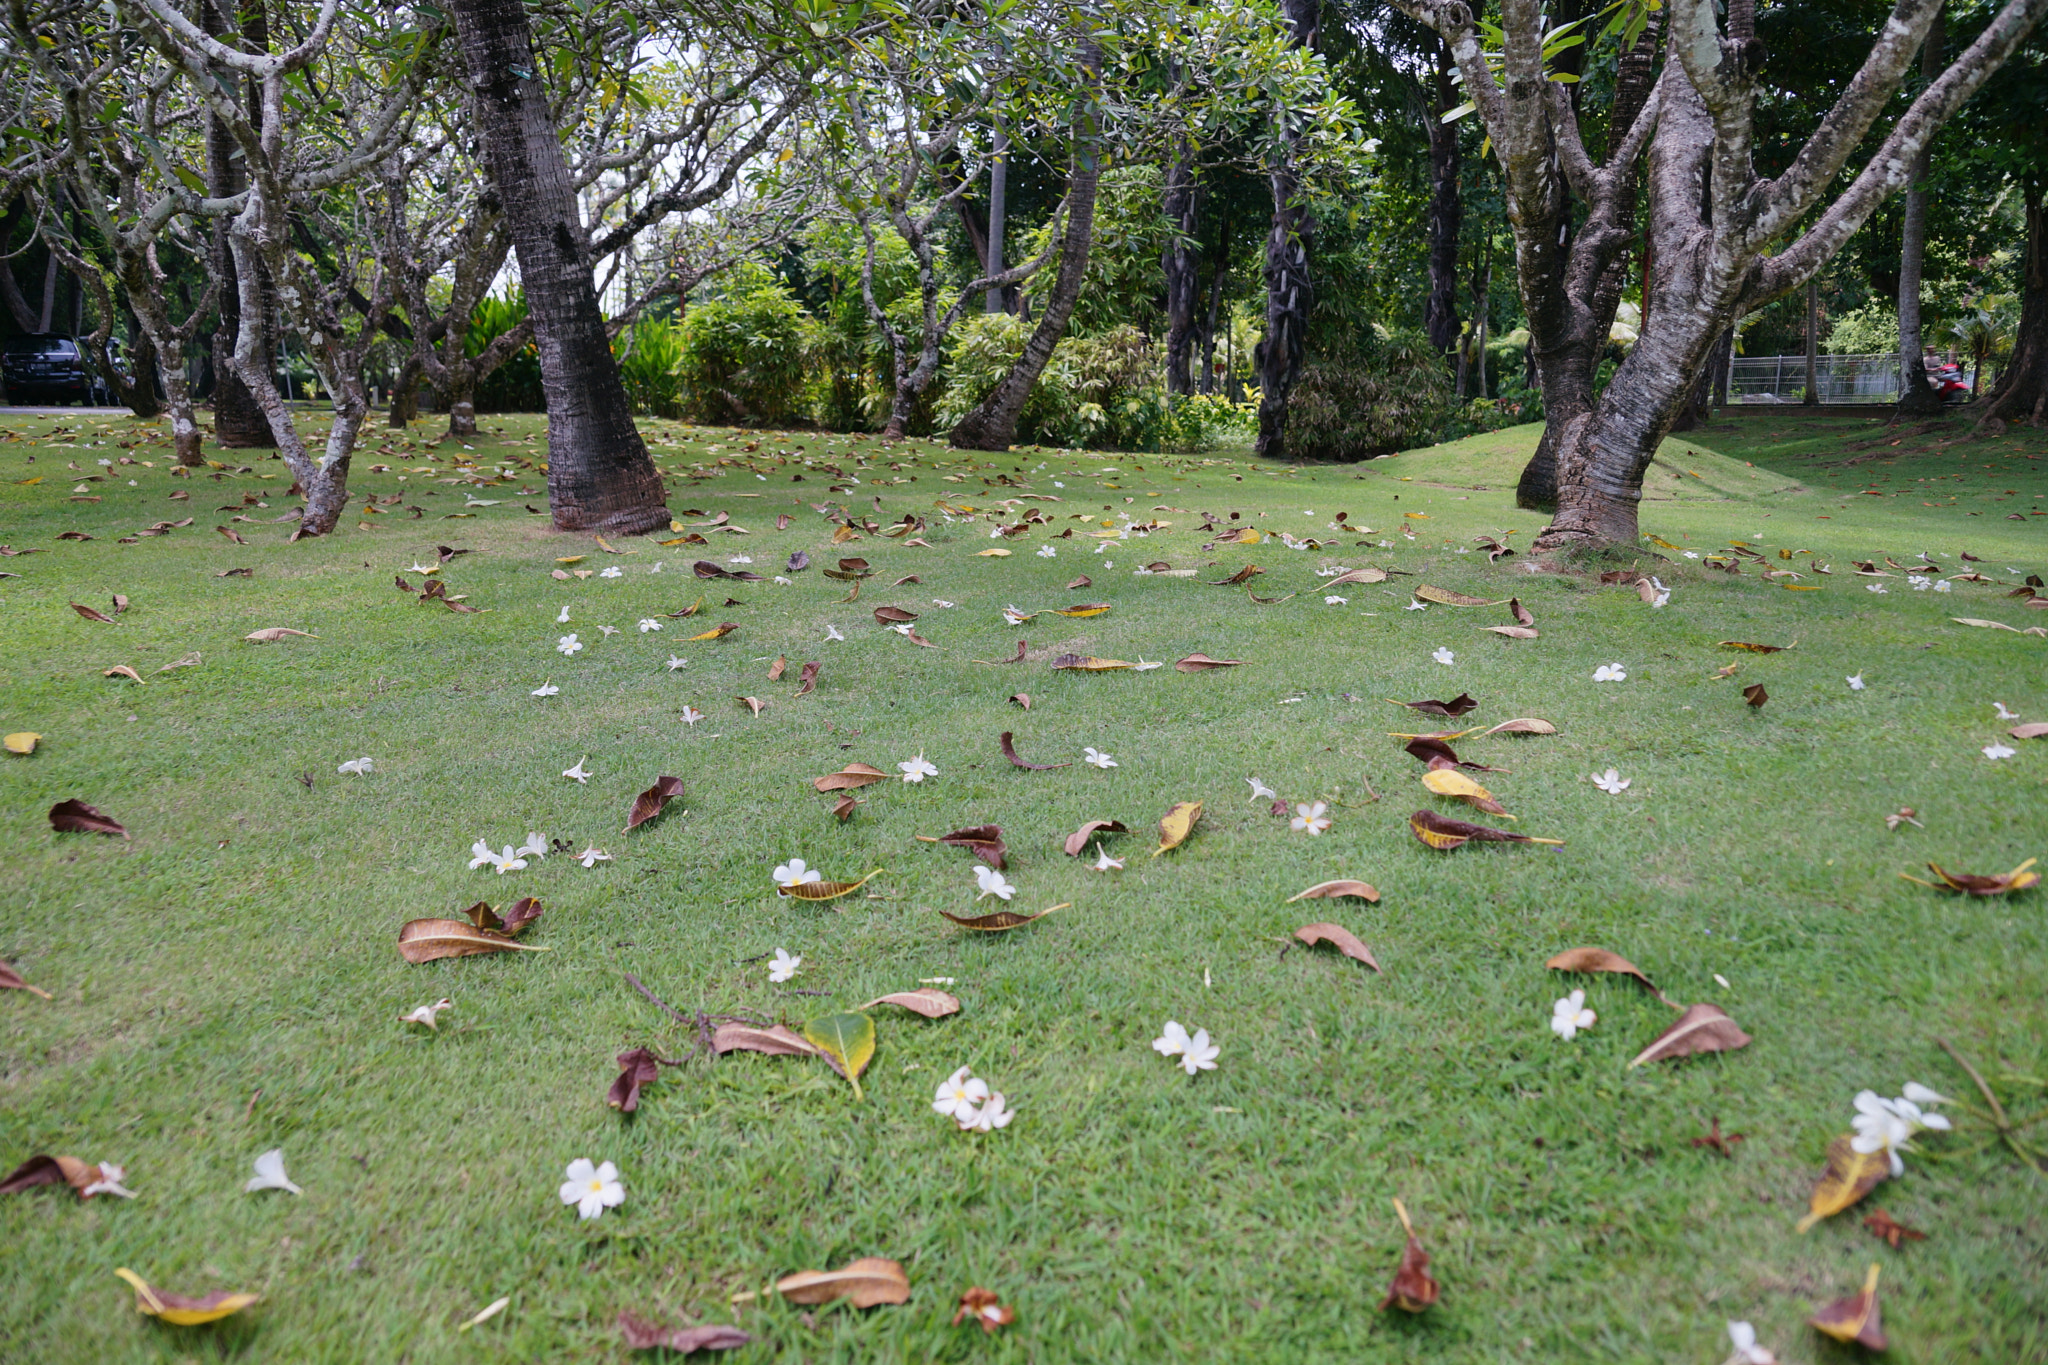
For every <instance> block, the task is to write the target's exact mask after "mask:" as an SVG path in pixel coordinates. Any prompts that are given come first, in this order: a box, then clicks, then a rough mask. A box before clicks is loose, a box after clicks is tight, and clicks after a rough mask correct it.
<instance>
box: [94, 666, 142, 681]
mask: <svg viewBox="0 0 2048 1365" xmlns="http://www.w3.org/2000/svg"><path fill="white" fill-rule="evenodd" d="M100 676H101V677H103V678H133V679H135V681H137V682H141V681H142V675H141V674H140V673H137V672H136V671H135V670H134V669H132V668H130V667H129V666H128V665H126V664H115V665H114V666H113V667H112V668H110V669H108V670H106V671H105V672H104V673H102V674H100Z"/></svg>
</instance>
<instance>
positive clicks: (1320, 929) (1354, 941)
mask: <svg viewBox="0 0 2048 1365" xmlns="http://www.w3.org/2000/svg"><path fill="white" fill-rule="evenodd" d="M1339 884H1340V883H1333V882H1326V883H1324V885H1326V886H1329V885H1339ZM1341 884H1342V885H1349V886H1365V883H1364V882H1348V883H1341ZM1313 889H1314V888H1313V887H1311V888H1310V890H1313ZM1366 889H1367V890H1368V891H1370V890H1371V889H1372V888H1371V887H1366ZM1306 894H1307V893H1306V892H1304V893H1303V895H1306ZM1342 894H1345V895H1350V894H1354V893H1351V892H1345V893H1342ZM1295 899H1296V900H1299V899H1301V897H1300V896H1297V897H1295ZM1366 899H1368V900H1378V899H1379V897H1378V896H1377V895H1372V896H1368V897H1367V898H1366ZM1294 936H1295V937H1296V938H1298V939H1300V940H1301V941H1302V942H1303V943H1306V944H1308V945H1309V946H1310V947H1314V946H1315V945H1316V944H1318V943H1327V944H1329V945H1330V946H1331V947H1333V948H1335V949H1336V950H1337V951H1338V952H1340V953H1342V954H1344V956H1346V957H1348V958H1352V959H1355V960H1356V961H1359V962H1363V963H1364V964H1365V965H1366V966H1368V967H1370V968H1372V969H1373V970H1374V971H1378V970H1379V969H1380V964H1379V963H1378V962H1377V961H1375V960H1374V959H1373V955H1372V949H1370V948H1368V947H1366V946H1365V943H1364V941H1363V940H1362V939H1360V938H1359V937H1358V935H1356V934H1354V933H1352V932H1351V931H1350V930H1349V929H1346V928H1345V927H1344V926H1343V925H1341V924H1328V923H1323V924H1304V925H1302V926H1301V927H1300V928H1299V929H1296V930H1295V931H1294Z"/></svg>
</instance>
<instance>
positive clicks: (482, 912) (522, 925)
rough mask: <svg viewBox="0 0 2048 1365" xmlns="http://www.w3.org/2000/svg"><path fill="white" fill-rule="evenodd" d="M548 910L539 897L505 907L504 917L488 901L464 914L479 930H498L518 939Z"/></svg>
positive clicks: (525, 897)
mask: <svg viewBox="0 0 2048 1365" xmlns="http://www.w3.org/2000/svg"><path fill="white" fill-rule="evenodd" d="M546 909H547V907H546V906H544V905H542V904H541V903H540V900H539V898H538V897H535V896H521V897H520V898H519V899H518V900H516V901H513V902H512V904H510V905H508V906H506V907H505V913H504V915H503V916H502V917H501V916H500V915H499V914H498V911H497V907H495V906H493V905H491V904H490V903H489V902H488V901H478V902H477V903H476V904H475V905H472V906H470V907H469V909H467V910H465V911H463V912H462V913H463V914H465V915H468V916H469V922H470V923H471V924H473V925H475V926H476V927H477V928H479V929H496V930H498V931H500V932H502V933H504V934H506V935H507V936H508V937H516V936H518V935H519V934H521V933H524V932H525V931H526V929H527V927H528V926H529V925H531V924H532V923H533V922H534V921H535V920H537V919H539V918H540V917H541V915H542V913H543V912H544V911H545V910H546Z"/></svg>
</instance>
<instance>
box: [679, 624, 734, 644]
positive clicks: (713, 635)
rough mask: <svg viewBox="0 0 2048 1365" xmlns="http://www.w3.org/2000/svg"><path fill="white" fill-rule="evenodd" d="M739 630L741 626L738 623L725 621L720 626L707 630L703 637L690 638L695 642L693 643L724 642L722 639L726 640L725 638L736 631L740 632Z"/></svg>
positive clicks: (694, 636) (693, 636)
mask: <svg viewBox="0 0 2048 1365" xmlns="http://www.w3.org/2000/svg"><path fill="white" fill-rule="evenodd" d="M738 629H739V624H738V623H737V622H734V621H725V622H722V623H720V624H719V625H716V626H713V627H712V628H711V629H710V630H707V631H705V632H704V633H703V634H701V635H692V636H690V637H689V638H690V639H691V640H693V641H695V640H722V639H724V638H725V637H726V636H728V635H730V634H732V633H733V632H734V631H736V630H738Z"/></svg>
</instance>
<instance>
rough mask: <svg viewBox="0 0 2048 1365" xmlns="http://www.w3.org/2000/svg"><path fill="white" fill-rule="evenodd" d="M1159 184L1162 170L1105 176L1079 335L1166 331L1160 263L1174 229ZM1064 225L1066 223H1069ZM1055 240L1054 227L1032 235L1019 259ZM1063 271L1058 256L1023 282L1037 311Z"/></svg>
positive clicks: (1122, 169)
mask: <svg viewBox="0 0 2048 1365" xmlns="http://www.w3.org/2000/svg"><path fill="white" fill-rule="evenodd" d="M1161 185H1162V176H1161V174H1160V168H1159V167H1158V166H1157V165H1143V166H1118V167H1116V168H1114V169H1112V170H1107V171H1104V172H1103V173H1102V179H1101V182H1100V186H1099V189H1098V191H1097V196H1096V202H1095V230H1094V235H1093V238H1092V239H1091V241H1090V243H1089V247H1088V269H1087V271H1086V272H1085V273H1084V274H1083V275H1082V277H1081V297H1080V298H1079V299H1078V300H1076V301H1075V304H1074V316H1073V319H1072V321H1071V322H1070V324H1069V326H1070V327H1071V329H1072V330H1073V331H1075V332H1078V333H1082V334H1098V333H1106V332H1108V331H1109V330H1110V329H1111V328H1114V327H1119V326H1124V325H1132V326H1136V327H1140V328H1143V329H1144V330H1145V331H1147V332H1151V333H1154V334H1157V333H1161V332H1163V331H1165V329H1166V321H1165V312H1164V303H1165V287H1166V286H1165V277H1164V275H1163V274H1162V270H1163V267H1162V265H1161V262H1162V261H1163V260H1164V259H1165V255H1166V246H1167V243H1168V242H1169V241H1171V240H1172V238H1173V229H1172V226H1171V225H1170V224H1169V223H1168V222H1167V221H1166V214H1165V212H1164V210H1163V207H1162V189H1161ZM1059 221H1060V222H1061V223H1062V225H1064V223H1065V220H1064V219H1061V220H1059ZM1051 239H1052V224H1050V223H1047V224H1045V225H1043V226H1041V227H1040V228H1038V229H1037V230H1036V231H1035V232H1033V233H1031V234H1030V236H1029V238H1028V239H1027V240H1026V242H1025V250H1024V253H1023V254H1022V255H1021V256H1020V257H1019V258H1018V259H1019V260H1022V261H1028V260H1031V259H1033V258H1034V257H1036V256H1037V255H1038V253H1040V252H1041V251H1044V250H1045V248H1046V245H1047V244H1048V243H1049V242H1050V241H1051ZM1006 254H1007V253H1006ZM1017 263H1018V262H1017V261H1011V262H1010V264H1012V265H1015V264H1017ZM1057 265H1058V260H1057V251H1055V253H1054V258H1053V259H1048V260H1047V261H1046V263H1045V268H1044V269H1042V270H1040V271H1039V272H1038V273H1037V274H1036V275H1033V276H1032V277H1031V278H1030V279H1029V280H1027V281H1025V284H1024V295H1025V297H1026V298H1027V299H1029V300H1030V301H1031V307H1032V311H1033V312H1037V311H1039V310H1041V309H1042V308H1043V307H1044V301H1045V296H1046V295H1047V294H1048V293H1049V292H1051V290H1052V284H1053V279H1054V276H1055V275H1056V274H1057V273H1058V272H1057V269H1056V267H1057Z"/></svg>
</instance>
